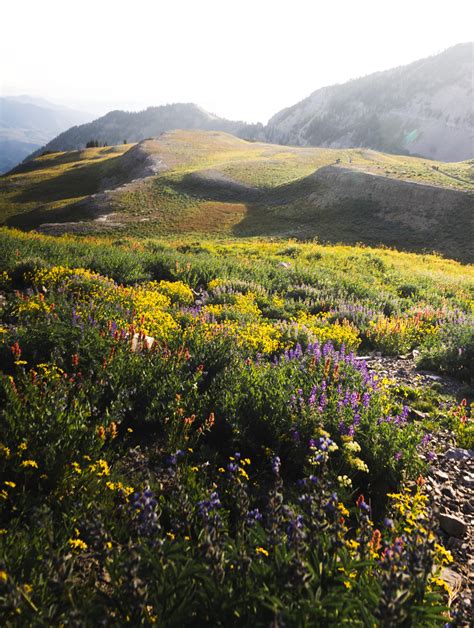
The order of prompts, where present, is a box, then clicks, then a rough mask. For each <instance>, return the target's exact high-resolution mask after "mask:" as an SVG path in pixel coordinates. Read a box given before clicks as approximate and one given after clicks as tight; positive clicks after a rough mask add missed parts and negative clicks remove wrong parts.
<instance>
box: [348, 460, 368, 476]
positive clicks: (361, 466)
mask: <svg viewBox="0 0 474 628" xmlns="http://www.w3.org/2000/svg"><path fill="white" fill-rule="evenodd" d="M351 462H352V464H353V465H354V467H355V468H356V469H357V471H362V472H364V473H368V472H369V467H368V466H367V465H366V463H365V462H364V461H363V460H361V459H360V458H352V460H351Z"/></svg>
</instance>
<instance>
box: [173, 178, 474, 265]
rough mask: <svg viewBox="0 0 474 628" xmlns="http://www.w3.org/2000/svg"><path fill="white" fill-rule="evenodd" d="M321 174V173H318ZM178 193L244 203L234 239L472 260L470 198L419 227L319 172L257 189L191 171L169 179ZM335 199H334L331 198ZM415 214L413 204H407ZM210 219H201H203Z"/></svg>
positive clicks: (233, 232) (225, 201)
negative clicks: (341, 191)
mask: <svg viewBox="0 0 474 628" xmlns="http://www.w3.org/2000/svg"><path fill="white" fill-rule="evenodd" d="M316 172H317V171H316ZM168 184H169V185H170V186H171V187H173V188H174V189H175V190H176V192H179V193H184V194H187V195H190V196H192V197H194V198H198V199H200V200H204V201H214V202H222V203H241V204H244V205H245V207H246V213H245V216H244V218H243V219H242V220H241V221H240V222H238V223H237V224H236V225H234V227H233V228H232V235H233V236H235V237H248V236H283V237H294V238H298V239H311V238H315V237H317V238H318V239H319V240H320V241H322V242H329V243H338V242H344V243H345V244H350V245H354V244H358V243H362V242H363V243H364V244H367V245H371V246H378V245H385V246H390V247H395V248H397V249H400V250H407V251H416V252H432V251H437V252H439V253H441V254H443V255H445V256H447V257H450V258H452V259H458V260H460V261H463V262H467V263H472V262H473V261H474V250H473V246H472V240H471V235H472V230H471V229H469V228H468V226H469V225H470V224H471V225H472V206H471V205H470V203H469V199H468V198H467V197H466V198H465V199H464V202H460V203H459V205H458V206H456V207H455V208H454V209H453V211H451V212H444V213H441V216H440V218H439V220H438V221H437V222H436V224H434V225H433V224H431V225H429V226H426V227H425V228H420V227H418V228H417V229H415V228H414V227H413V226H412V225H411V224H406V223H405V222H402V221H399V220H397V219H396V215H397V212H399V211H400V210H397V209H395V208H394V209H391V207H390V201H387V202H386V203H384V205H383V206H382V204H381V202H379V201H376V200H373V199H371V194H370V190H367V196H366V197H364V198H346V199H344V198H342V199H339V200H335V199H334V198H332V194H331V189H330V188H329V187H328V186H327V185H326V184H324V183H322V182H321V181H318V180H317V177H316V173H313V174H311V175H309V176H307V177H304V178H302V179H297V180H295V181H292V182H290V183H288V184H285V185H281V186H278V187H273V188H269V187H268V188H258V189H256V188H253V187H251V186H246V185H244V184H241V183H240V182H235V181H232V180H229V179H227V178H226V177H223V176H221V175H219V173H217V176H213V173H212V171H211V172H206V173H192V174H191V175H187V176H186V177H184V178H183V179H182V180H181V181H178V182H176V181H168ZM331 199H332V200H331ZM406 211H408V212H412V211H413V206H412V205H411V204H410V205H407V207H406ZM205 220H206V217H205V216H204V217H203V221H204V222H205Z"/></svg>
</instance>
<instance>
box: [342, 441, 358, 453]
mask: <svg viewBox="0 0 474 628" xmlns="http://www.w3.org/2000/svg"><path fill="white" fill-rule="evenodd" d="M344 449H345V450H346V451H348V452H350V453H352V454H357V453H359V452H360V450H361V447H360V445H359V443H357V442H356V441H355V440H348V441H346V442H345V443H344Z"/></svg>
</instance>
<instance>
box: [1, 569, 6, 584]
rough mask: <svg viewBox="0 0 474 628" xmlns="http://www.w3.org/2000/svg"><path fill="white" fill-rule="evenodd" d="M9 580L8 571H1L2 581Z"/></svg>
mask: <svg viewBox="0 0 474 628" xmlns="http://www.w3.org/2000/svg"><path fill="white" fill-rule="evenodd" d="M7 580H8V574H7V572H6V571H3V570H2V571H0V582H6V581H7Z"/></svg>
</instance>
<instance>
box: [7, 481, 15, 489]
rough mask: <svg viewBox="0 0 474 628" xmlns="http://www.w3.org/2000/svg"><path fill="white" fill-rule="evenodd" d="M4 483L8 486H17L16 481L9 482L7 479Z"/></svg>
mask: <svg viewBox="0 0 474 628" xmlns="http://www.w3.org/2000/svg"><path fill="white" fill-rule="evenodd" d="M4 484H5V485H6V486H9V487H10V488H15V486H16V484H15V482H9V481H6V482H5V483H4Z"/></svg>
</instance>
